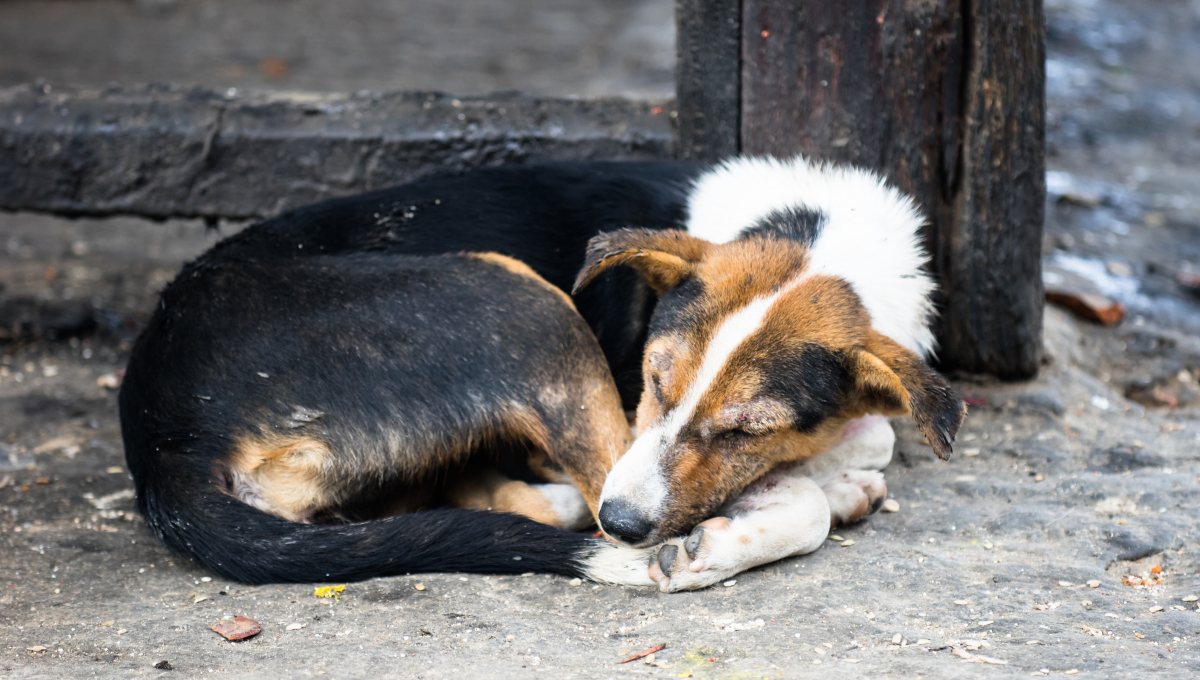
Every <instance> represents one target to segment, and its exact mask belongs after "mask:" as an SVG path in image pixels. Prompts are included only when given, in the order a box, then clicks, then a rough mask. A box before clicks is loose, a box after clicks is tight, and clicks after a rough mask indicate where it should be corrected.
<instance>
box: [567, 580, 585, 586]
mask: <svg viewBox="0 0 1200 680" xmlns="http://www.w3.org/2000/svg"><path fill="white" fill-rule="evenodd" d="M567 585H570V586H574V587H576V588H578V587H579V586H581V585H583V579H579V578H573V579H571V580H570V581H567Z"/></svg>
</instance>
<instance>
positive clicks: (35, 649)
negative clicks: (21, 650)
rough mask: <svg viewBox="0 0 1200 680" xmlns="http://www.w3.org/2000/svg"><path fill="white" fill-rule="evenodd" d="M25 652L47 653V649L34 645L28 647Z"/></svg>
mask: <svg viewBox="0 0 1200 680" xmlns="http://www.w3.org/2000/svg"><path fill="white" fill-rule="evenodd" d="M25 651H27V652H44V651H46V648H45V647H43V646H41V645H34V646H32V647H26V648H25Z"/></svg>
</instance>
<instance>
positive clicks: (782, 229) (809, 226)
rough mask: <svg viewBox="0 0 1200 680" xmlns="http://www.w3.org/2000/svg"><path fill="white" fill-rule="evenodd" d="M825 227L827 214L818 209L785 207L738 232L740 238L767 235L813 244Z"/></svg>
mask: <svg viewBox="0 0 1200 680" xmlns="http://www.w3.org/2000/svg"><path fill="white" fill-rule="evenodd" d="M824 227H825V215H823V214H822V213H820V212H818V211H815V210H805V209H804V208H784V209H783V210H775V211H773V212H771V213H770V214H768V215H767V216H766V217H763V218H762V219H761V220H759V221H758V222H756V223H754V225H753V226H750V227H747V228H746V229H743V230H742V232H741V233H740V234H738V238H747V237H750V236H766V237H770V238H783V239H788V240H790V241H799V242H800V243H803V244H805V245H809V246H811V245H812V244H813V243H815V242H816V240H817V237H818V236H820V235H821V229H823V228H824Z"/></svg>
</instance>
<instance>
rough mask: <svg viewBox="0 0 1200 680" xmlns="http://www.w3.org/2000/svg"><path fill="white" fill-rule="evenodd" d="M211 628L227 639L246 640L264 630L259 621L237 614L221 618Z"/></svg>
mask: <svg viewBox="0 0 1200 680" xmlns="http://www.w3.org/2000/svg"><path fill="white" fill-rule="evenodd" d="M211 630H212V631H213V632H215V633H217V634H219V635H220V636H221V637H223V638H225V639H226V640H234V641H236V640H245V639H247V638H252V637H254V636H255V635H258V634H259V633H261V632H262V626H260V625H259V624H258V621H255V620H254V619H251V618H249V617H246V616H235V617H233V618H232V619H221V620H220V621H217V622H216V623H214V624H213V625H212V627H211Z"/></svg>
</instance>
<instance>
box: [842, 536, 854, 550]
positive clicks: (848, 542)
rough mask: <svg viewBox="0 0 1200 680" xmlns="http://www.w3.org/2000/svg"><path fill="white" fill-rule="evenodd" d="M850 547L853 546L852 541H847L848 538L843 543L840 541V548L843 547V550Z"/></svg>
mask: <svg viewBox="0 0 1200 680" xmlns="http://www.w3.org/2000/svg"><path fill="white" fill-rule="evenodd" d="M852 545H854V541H853V540H851V539H849V538H848V539H846V540H844V541H842V547H843V548H849V547H850V546H852Z"/></svg>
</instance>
